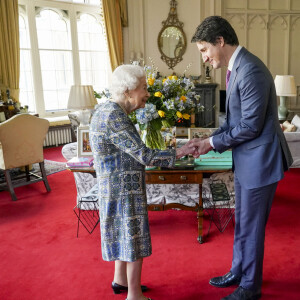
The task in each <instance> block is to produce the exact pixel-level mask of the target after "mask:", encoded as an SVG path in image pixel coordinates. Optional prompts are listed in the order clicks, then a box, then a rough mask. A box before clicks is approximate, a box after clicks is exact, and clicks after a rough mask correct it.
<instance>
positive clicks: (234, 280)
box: [209, 272, 241, 288]
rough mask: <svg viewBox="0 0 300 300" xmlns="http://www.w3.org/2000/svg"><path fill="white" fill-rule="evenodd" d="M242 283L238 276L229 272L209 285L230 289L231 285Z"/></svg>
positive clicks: (212, 280) (215, 278)
mask: <svg viewBox="0 0 300 300" xmlns="http://www.w3.org/2000/svg"><path fill="white" fill-rule="evenodd" d="M240 282H241V277H239V276H236V275H234V274H232V273H231V272H228V273H227V274H225V275H224V276H219V277H214V278H212V279H211V280H210V281H209V284H211V285H213V286H215V287H220V288H224V287H228V286H231V285H239V284H240Z"/></svg>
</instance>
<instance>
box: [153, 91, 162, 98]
mask: <svg viewBox="0 0 300 300" xmlns="http://www.w3.org/2000/svg"><path fill="white" fill-rule="evenodd" d="M154 96H155V97H159V98H160V97H161V96H162V93H161V92H155V94H154Z"/></svg>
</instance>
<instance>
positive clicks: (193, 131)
mask: <svg viewBox="0 0 300 300" xmlns="http://www.w3.org/2000/svg"><path fill="white" fill-rule="evenodd" d="M215 130H217V128H204V127H194V128H189V129H188V139H189V140H191V139H194V138H201V139H203V138H208V137H209V136H210V135H211V134H212V133H213V132H214V131H215Z"/></svg>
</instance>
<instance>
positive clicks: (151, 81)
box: [148, 77, 155, 86]
mask: <svg viewBox="0 0 300 300" xmlns="http://www.w3.org/2000/svg"><path fill="white" fill-rule="evenodd" d="M154 82H155V78H152V77H149V78H148V84H149V85H150V86H152V85H153V84H154Z"/></svg>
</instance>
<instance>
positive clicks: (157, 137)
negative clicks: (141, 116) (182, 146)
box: [141, 127, 166, 150]
mask: <svg viewBox="0 0 300 300" xmlns="http://www.w3.org/2000/svg"><path fill="white" fill-rule="evenodd" d="M141 138H142V140H143V142H144V143H145V145H146V146H147V147H148V148H151V149H160V150H165V149H166V144H165V141H164V139H163V136H162V134H161V131H160V130H155V129H153V128H152V127H147V129H145V130H142V131H141Z"/></svg>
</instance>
